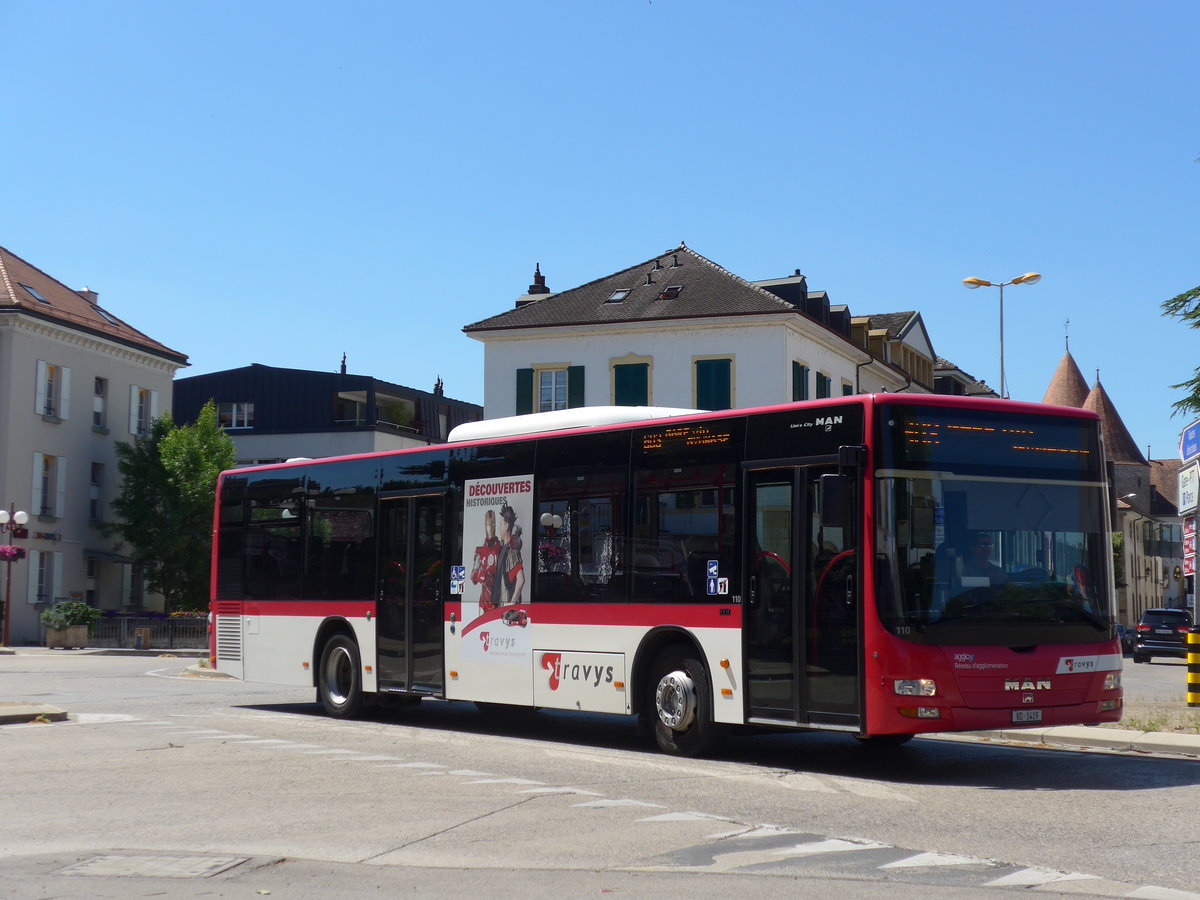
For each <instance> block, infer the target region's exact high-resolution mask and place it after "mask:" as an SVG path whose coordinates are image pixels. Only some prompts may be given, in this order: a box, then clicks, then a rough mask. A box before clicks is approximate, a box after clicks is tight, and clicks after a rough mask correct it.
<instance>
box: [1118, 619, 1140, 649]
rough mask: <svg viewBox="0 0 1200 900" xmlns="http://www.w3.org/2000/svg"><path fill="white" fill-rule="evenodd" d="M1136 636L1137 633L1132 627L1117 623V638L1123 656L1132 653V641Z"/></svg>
mask: <svg viewBox="0 0 1200 900" xmlns="http://www.w3.org/2000/svg"><path fill="white" fill-rule="evenodd" d="M1136 634H1137V631H1135V630H1134V627H1133V626H1132V625H1123V624H1121V623H1120V622H1118V623H1117V637H1119V638H1120V639H1121V652H1122V653H1123V654H1126V655H1128V654H1130V653H1132V652H1133V641H1134V635H1136Z"/></svg>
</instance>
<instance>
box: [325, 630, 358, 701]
mask: <svg viewBox="0 0 1200 900" xmlns="http://www.w3.org/2000/svg"><path fill="white" fill-rule="evenodd" d="M317 694H318V696H320V698H321V705H322V706H324V707H325V712H326V713H327V714H329V715H331V716H334V717H335V718H338V719H352V718H354V717H356V716H359V715H361V714H362V712H363V709H364V706H365V703H364V700H363V690H362V666H361V664H360V662H359V656H358V645H357V644H355V643H354V641H353V640H351V639H350V638H349V637H347V636H346V635H344V634H337V635H334V636H333V637H332V638H330V639H329V640H328V641H327V642H326V644H325V648H324V649H323V650H322V651H321V669H320V677H319V679H318V680H317Z"/></svg>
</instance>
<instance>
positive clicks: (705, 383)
mask: <svg viewBox="0 0 1200 900" xmlns="http://www.w3.org/2000/svg"><path fill="white" fill-rule="evenodd" d="M729 374H730V361H729V360H728V359H698V360H696V406H698V407H699V408H700V409H729V408H730V407H731V406H732V405H733V396H732V395H733V391H732V384H731V383H730V377H729Z"/></svg>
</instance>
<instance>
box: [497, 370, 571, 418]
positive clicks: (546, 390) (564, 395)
mask: <svg viewBox="0 0 1200 900" xmlns="http://www.w3.org/2000/svg"><path fill="white" fill-rule="evenodd" d="M583 375H584V369H583V366H568V365H563V364H562V363H551V364H546V365H540V366H534V367H533V368H529V369H517V394H516V403H515V405H514V411H515V413H516V415H518V416H522V415H525V414H527V413H532V412H547V411H550V410H555V409H575V408H577V407H580V406H583V404H584V378H583Z"/></svg>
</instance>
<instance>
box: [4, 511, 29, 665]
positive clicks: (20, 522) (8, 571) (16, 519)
mask: <svg viewBox="0 0 1200 900" xmlns="http://www.w3.org/2000/svg"><path fill="white" fill-rule="evenodd" d="M28 521H29V513H27V512H25V511H24V510H19V509H17V507H16V505H15V504H13V505H10V506H9V508H8V509H0V532H3V533H4V534H7V535H8V544H7V546H8V547H9V548H10V549H9V550H8V552H7V553H6V554H5V555H4V563H5V566H4V567H5V573H4V624H3V633H2V634H0V647H7V646H8V620H9V610H10V609H11V608H12V564H13V560H14V559H20V558H21V557H20V556H17V555H16V550H15V549H13V538H14V537H15V536H16V535H15V534H14V532H17V531H23V530H24V528H25V523H26V522H28ZM24 555H25V554H24V551H22V553H21V556H24Z"/></svg>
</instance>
